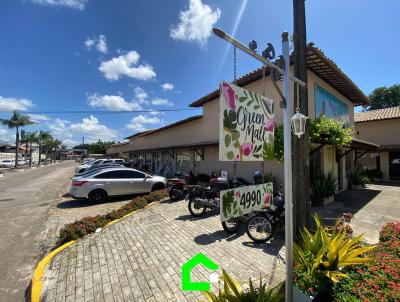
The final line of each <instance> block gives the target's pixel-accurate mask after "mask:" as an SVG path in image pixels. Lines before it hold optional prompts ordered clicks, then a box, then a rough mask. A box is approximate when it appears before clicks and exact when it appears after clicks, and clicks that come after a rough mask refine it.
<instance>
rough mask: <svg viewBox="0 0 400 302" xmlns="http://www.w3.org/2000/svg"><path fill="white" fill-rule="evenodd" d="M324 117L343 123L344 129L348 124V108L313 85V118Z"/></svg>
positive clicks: (324, 90) (331, 95) (330, 94)
mask: <svg viewBox="0 0 400 302" xmlns="http://www.w3.org/2000/svg"><path fill="white" fill-rule="evenodd" d="M322 115H325V117H326V118H327V119H330V118H331V119H333V120H334V121H336V122H338V121H340V122H343V123H344V124H345V125H346V127H348V126H349V123H350V115H349V107H348V106H347V104H346V103H345V102H343V101H342V100H340V99H339V98H337V97H336V96H334V95H333V94H332V93H330V92H329V91H327V90H326V89H324V88H322V87H321V86H319V85H318V84H315V116H316V117H317V118H318V117H321V116H322Z"/></svg>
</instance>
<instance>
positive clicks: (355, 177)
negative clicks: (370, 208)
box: [349, 166, 368, 191]
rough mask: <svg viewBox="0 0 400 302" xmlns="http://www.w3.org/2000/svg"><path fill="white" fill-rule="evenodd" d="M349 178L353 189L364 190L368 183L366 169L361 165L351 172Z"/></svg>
mask: <svg viewBox="0 0 400 302" xmlns="http://www.w3.org/2000/svg"><path fill="white" fill-rule="evenodd" d="M349 179H350V183H351V189H352V190H357V191H358V190H362V188H363V187H364V186H365V185H366V184H367V183H368V177H367V176H366V171H365V169H364V168H363V167H361V166H356V167H355V169H354V171H353V172H351V173H350V175H349Z"/></svg>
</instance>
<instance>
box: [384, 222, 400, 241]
mask: <svg viewBox="0 0 400 302" xmlns="http://www.w3.org/2000/svg"><path fill="white" fill-rule="evenodd" d="M386 241H399V242H400V222H392V223H388V224H386V225H385V226H384V227H383V228H382V230H381V231H380V233H379V242H386Z"/></svg>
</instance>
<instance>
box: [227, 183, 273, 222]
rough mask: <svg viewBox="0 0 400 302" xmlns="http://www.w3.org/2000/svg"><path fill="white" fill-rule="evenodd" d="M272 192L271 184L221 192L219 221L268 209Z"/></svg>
mask: <svg viewBox="0 0 400 302" xmlns="http://www.w3.org/2000/svg"><path fill="white" fill-rule="evenodd" d="M272 192H273V185H272V182H269V183H265V184H260V185H253V186H245V187H238V188H235V189H230V190H224V191H221V192H220V196H221V202H220V207H221V211H220V218H221V221H227V220H230V219H232V218H235V217H240V216H243V215H245V214H248V213H250V212H252V211H255V210H259V209H262V208H266V207H268V206H269V205H270V204H271V200H272Z"/></svg>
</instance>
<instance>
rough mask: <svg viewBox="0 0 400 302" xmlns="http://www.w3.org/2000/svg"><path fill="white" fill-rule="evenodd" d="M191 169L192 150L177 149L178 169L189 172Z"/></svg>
mask: <svg viewBox="0 0 400 302" xmlns="http://www.w3.org/2000/svg"><path fill="white" fill-rule="evenodd" d="M190 170H191V167H190V152H188V151H177V152H176V171H177V172H181V173H187V172H189V171H190Z"/></svg>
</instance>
